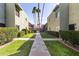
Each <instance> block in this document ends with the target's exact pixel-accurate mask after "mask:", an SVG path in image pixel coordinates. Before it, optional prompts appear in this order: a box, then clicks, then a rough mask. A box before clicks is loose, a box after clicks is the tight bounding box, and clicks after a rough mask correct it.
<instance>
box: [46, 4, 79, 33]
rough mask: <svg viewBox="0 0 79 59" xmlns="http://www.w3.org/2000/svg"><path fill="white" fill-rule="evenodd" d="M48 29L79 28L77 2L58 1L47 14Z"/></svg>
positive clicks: (78, 6)
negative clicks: (57, 4)
mask: <svg viewBox="0 0 79 59" xmlns="http://www.w3.org/2000/svg"><path fill="white" fill-rule="evenodd" d="M47 23H48V25H47V26H48V31H59V30H64V31H65V30H66V31H67V30H76V31H77V30H79V3H60V4H59V7H58V8H57V6H56V7H55V9H54V10H53V11H52V13H51V14H50V15H49V16H48V21H47Z"/></svg>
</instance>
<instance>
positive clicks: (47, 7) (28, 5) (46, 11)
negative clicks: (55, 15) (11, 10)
mask: <svg viewBox="0 0 79 59" xmlns="http://www.w3.org/2000/svg"><path fill="white" fill-rule="evenodd" d="M20 6H21V7H22V9H23V10H24V11H25V13H26V14H27V15H28V17H29V22H31V23H32V24H34V18H33V14H32V9H33V7H34V6H36V7H37V6H38V4H37V3H20ZM55 6H56V4H55V3H45V6H44V14H43V19H42V24H45V23H46V22H47V17H48V16H49V15H50V13H51V12H52V10H53V9H54V8H55ZM42 7H43V3H40V9H41V10H42ZM40 15H41V13H40Z"/></svg>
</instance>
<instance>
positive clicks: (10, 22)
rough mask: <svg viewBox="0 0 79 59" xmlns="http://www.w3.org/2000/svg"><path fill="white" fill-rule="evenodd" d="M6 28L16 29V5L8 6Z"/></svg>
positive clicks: (10, 4) (8, 4)
mask: <svg viewBox="0 0 79 59" xmlns="http://www.w3.org/2000/svg"><path fill="white" fill-rule="evenodd" d="M5 8H6V26H8V27H15V4H14V3H7V4H6V7H5Z"/></svg>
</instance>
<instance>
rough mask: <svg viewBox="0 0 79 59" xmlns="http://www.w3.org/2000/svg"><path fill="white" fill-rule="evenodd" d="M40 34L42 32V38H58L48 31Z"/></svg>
mask: <svg viewBox="0 0 79 59" xmlns="http://www.w3.org/2000/svg"><path fill="white" fill-rule="evenodd" d="M40 34H41V36H42V38H56V37H55V36H53V35H51V34H48V33H46V32H41V33H40Z"/></svg>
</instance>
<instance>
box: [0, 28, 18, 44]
mask: <svg viewBox="0 0 79 59" xmlns="http://www.w3.org/2000/svg"><path fill="white" fill-rule="evenodd" d="M17 33H18V29H17V28H14V27H0V44H5V43H6V42H9V41H12V39H13V38H15V37H17Z"/></svg>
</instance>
